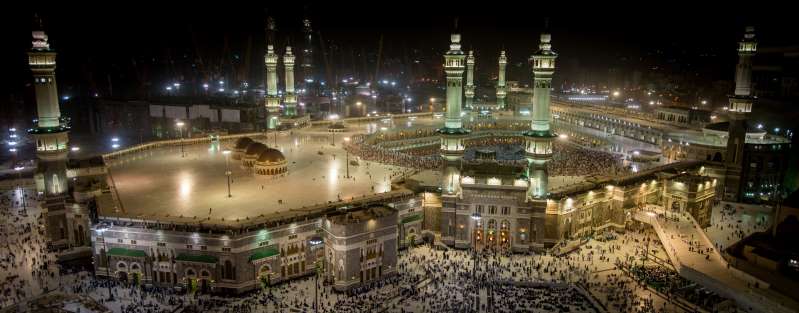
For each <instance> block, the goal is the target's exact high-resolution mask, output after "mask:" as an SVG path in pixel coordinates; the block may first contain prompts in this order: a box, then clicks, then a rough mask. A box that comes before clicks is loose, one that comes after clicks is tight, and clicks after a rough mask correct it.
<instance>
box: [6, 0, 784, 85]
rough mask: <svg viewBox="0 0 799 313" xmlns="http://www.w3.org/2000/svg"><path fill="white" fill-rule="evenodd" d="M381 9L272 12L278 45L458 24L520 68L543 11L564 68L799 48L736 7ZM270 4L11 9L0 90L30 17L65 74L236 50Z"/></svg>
mask: <svg viewBox="0 0 799 313" xmlns="http://www.w3.org/2000/svg"><path fill="white" fill-rule="evenodd" d="M164 2H165V1H164ZM381 3H382V2H370V3H369V4H357V5H347V4H344V2H343V1H334V2H333V3H332V4H312V5H309V6H307V7H308V9H307V10H306V9H304V5H302V4H297V5H291V6H283V7H278V6H270V7H269V12H270V15H273V16H274V17H275V18H276V19H277V24H278V31H279V38H278V39H279V40H284V39H281V38H285V37H286V36H288V35H289V34H292V35H293V36H297V35H298V34H299V29H300V27H301V19H302V17H303V14H304V12H307V13H308V15H309V16H310V17H311V19H312V20H313V23H314V28H315V29H316V30H320V31H321V32H322V34H323V36H325V39H330V40H335V41H338V42H341V43H343V44H351V45H359V46H366V47H376V46H377V40H378V38H379V36H380V34H384V36H385V43H386V45H387V47H398V46H400V45H402V44H407V45H408V46H409V47H410V48H421V49H433V50H435V51H444V50H446V48H447V44H448V42H447V41H448V34H449V33H450V32H451V30H452V28H453V20H454V18H455V17H456V16H457V17H458V18H459V26H460V29H461V33H462V35H463V37H464V39H463V41H464V48H465V49H468V48H469V47H473V48H474V49H475V50H477V51H478V52H479V51H486V53H487V54H488V55H489V56H490V58H491V59H493V58H495V54H496V53H497V52H496V51H498V50H499V47H501V46H503V45H504V46H505V47H506V49H507V50H508V54H509V56H510V58H511V61H517V62H521V61H523V60H526V59H527V57H528V56H529V55H530V54H531V53H532V52H533V51H534V50H535V48H536V46H537V43H538V34H539V32H540V31H541V29H542V27H543V24H544V18H543V17H544V16H546V15H544V14H541V13H536V12H539V11H545V10H546V11H551V12H552V13H553V14H549V15H550V29H551V32H552V34H553V44H554V49H555V50H556V51H558V52H559V53H560V55H561V57H562V60H563V59H565V60H568V59H570V58H577V59H579V60H580V64H584V65H586V66H602V65H603V64H604V63H607V62H609V60H612V59H614V58H616V57H618V56H619V55H630V56H635V55H638V54H640V53H642V51H647V50H652V49H672V50H673V49H677V50H679V49H686V50H690V51H707V50H713V51H716V52H723V53H722V54H726V57H727V58H726V59H724V62H725V63H727V62H728V60H729V58H732V57H734V53H735V52H734V49H735V41H737V40H738V39H739V38H740V37H741V34H742V31H743V27H744V26H745V25H748V24H753V25H755V26H756V27H757V34H758V38H759V41H760V42H761V45H784V44H799V36H797V35H796V34H797V33H796V30H797V29H798V27H797V26H796V24H795V23H794V22H792V21H791V19H789V18H788V17H787V16H786V15H785V14H788V13H789V12H792V11H791V10H788V9H787V8H782V9H781V8H779V7H762V8H758V7H756V6H755V7H754V9H747V10H746V11H744V10H738V11H735V10H734V9H736V8H734V7H731V8H727V9H726V10H723V9H719V8H702V9H697V8H695V7H692V6H687V5H689V4H680V3H668V4H669V6H670V7H671V8H670V9H667V10H666V11H664V9H663V8H645V7H640V8H637V9H638V10H640V11H639V12H625V10H626V9H629V8H610V9H608V8H605V9H593V8H588V9H584V11H582V12H580V11H578V10H577V9H576V8H572V7H567V8H562V9H543V8H541V9H539V8H528V7H525V6H521V5H517V4H512V3H509V4H507V5H505V6H504V7H502V8H497V7H477V8H471V9H468V8H466V7H467V5H466V3H468V2H466V1H462V3H459V4H457V6H458V9H456V11H454V12H453V11H452V10H448V9H447V8H445V7H443V6H439V5H430V4H426V3H408V2H402V1H394V3H391V5H394V7H383V5H385V4H381ZM494 3H505V2H501V1H496V2H494ZM488 4H489V3H485V2H483V3H482V4H481V5H482V6H486V5H488ZM564 4H566V3H564ZM663 4H664V5H665V4H666V3H663ZM264 5H265V4H264V3H263V2H259V3H232V2H218V3H215V4H212V3H210V2H209V3H203V2H200V1H195V2H189V3H186V4H185V5H172V4H170V5H164V4H163V3H158V2H153V3H146V2H145V3H140V2H132V3H131V4H129V5H126V4H114V5H112V4H100V5H97V4H94V5H85V6H70V7H67V6H47V7H27V8H18V9H11V10H5V12H4V13H2V15H0V18H2V22H0V23H3V24H4V25H2V26H3V27H2V32H4V33H2V35H3V41H4V44H3V48H2V49H0V50H2V51H0V53H1V54H0V57H2V59H0V64H1V65H2V67H1V68H2V69H4V72H5V73H4V75H3V79H4V80H7V81H8V82H7V83H4V84H3V89H6V88H7V89H9V90H12V91H13V90H17V89H19V88H22V87H23V86H24V84H25V83H27V81H28V80H29V74H28V73H27V65H26V59H25V52H26V50H27V49H29V47H30V30H31V24H32V23H31V20H32V18H31V16H32V15H33V12H39V14H40V15H41V16H42V17H43V18H44V23H45V29H46V30H47V32H48V35H49V36H50V38H51V43H52V46H53V47H54V48H55V49H57V51H58V52H59V74H61V71H73V70H75V69H78V68H80V66H82V64H84V63H85V62H111V61H113V60H125V59H129V58H130V56H133V55H148V54H159V53H162V51H163V50H165V49H167V48H170V49H175V50H181V49H190V48H191V47H192V41H191V36H190V33H191V32H190V31H193V32H194V33H195V36H196V38H197V42H198V45H200V46H201V49H210V50H221V49H222V48H221V47H222V45H223V38H224V34H228V35H229V38H230V41H231V42H230V44H231V46H240V45H242V42H243V41H244V40H245V38H246V37H247V36H248V35H250V34H252V35H253V36H258V37H260V36H263V27H264V26H263V25H264V23H263V20H264V16H265V13H264V10H265V7H264ZM731 5H732V4H731ZM752 5H756V4H752ZM574 6H579V4H578V3H575V4H574ZM722 8H724V7H722ZM685 12H690V13H685ZM783 12H784V13H783ZM744 14H751V15H752V16H746V15H744ZM259 40H260V39H259ZM292 40H298V39H297V38H295V39H292ZM392 51H396V50H394V49H388V51H387V53H389V54H390V53H392ZM489 52H490V53H489ZM491 63H494V62H493V61H492V62H491ZM732 70H733V69H732V68H731V69H730V71H732ZM0 91H2V92H3V94H5V93H6V92H5V90H0Z"/></svg>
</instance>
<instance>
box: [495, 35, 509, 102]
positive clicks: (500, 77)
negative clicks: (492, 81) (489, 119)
mask: <svg viewBox="0 0 799 313" xmlns="http://www.w3.org/2000/svg"><path fill="white" fill-rule="evenodd" d="M507 66H508V58H507V57H506V56H505V49H504V48H503V49H502V51H500V52H499V73H498V74H497V110H504V109H505V96H506V95H507V91H506V90H505V68H506V67H507Z"/></svg>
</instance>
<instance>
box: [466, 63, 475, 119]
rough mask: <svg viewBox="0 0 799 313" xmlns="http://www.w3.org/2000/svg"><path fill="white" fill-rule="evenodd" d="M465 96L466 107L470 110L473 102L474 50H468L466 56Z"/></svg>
mask: <svg viewBox="0 0 799 313" xmlns="http://www.w3.org/2000/svg"><path fill="white" fill-rule="evenodd" d="M464 94H465V96H466V108H467V109H469V110H471V109H472V105H473V102H474V51H473V50H469V56H467V57H466V88H465V92H464Z"/></svg>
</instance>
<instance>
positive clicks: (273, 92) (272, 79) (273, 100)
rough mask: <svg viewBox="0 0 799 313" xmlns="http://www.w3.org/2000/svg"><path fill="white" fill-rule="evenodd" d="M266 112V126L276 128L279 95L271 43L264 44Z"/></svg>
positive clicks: (275, 57) (275, 61) (273, 51)
mask: <svg viewBox="0 0 799 313" xmlns="http://www.w3.org/2000/svg"><path fill="white" fill-rule="evenodd" d="M264 59H265V63H266V112H267V114H268V116H267V119H268V121H267V127H268V128H269V129H276V128H277V126H278V124H279V121H278V114H279V111H280V97H278V95H277V59H278V56H277V54H275V48H274V47H273V46H272V45H267V46H266V57H265V58H264Z"/></svg>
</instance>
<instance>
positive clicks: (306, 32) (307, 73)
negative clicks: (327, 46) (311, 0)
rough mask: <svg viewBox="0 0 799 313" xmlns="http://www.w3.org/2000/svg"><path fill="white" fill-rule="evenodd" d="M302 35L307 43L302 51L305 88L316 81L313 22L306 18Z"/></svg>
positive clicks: (303, 22) (303, 21)
mask: <svg viewBox="0 0 799 313" xmlns="http://www.w3.org/2000/svg"><path fill="white" fill-rule="evenodd" d="M302 35H303V39H304V41H305V46H304V47H303V49H302V64H301V65H300V67H301V68H302V79H303V80H304V81H305V83H304V84H303V86H306V88H307V85H310V84H313V82H315V81H316V77H314V72H313V71H314V65H313V64H314V47H313V29H312V28H311V20H310V19H309V18H307V17H306V18H304V19H303V20H302Z"/></svg>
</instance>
